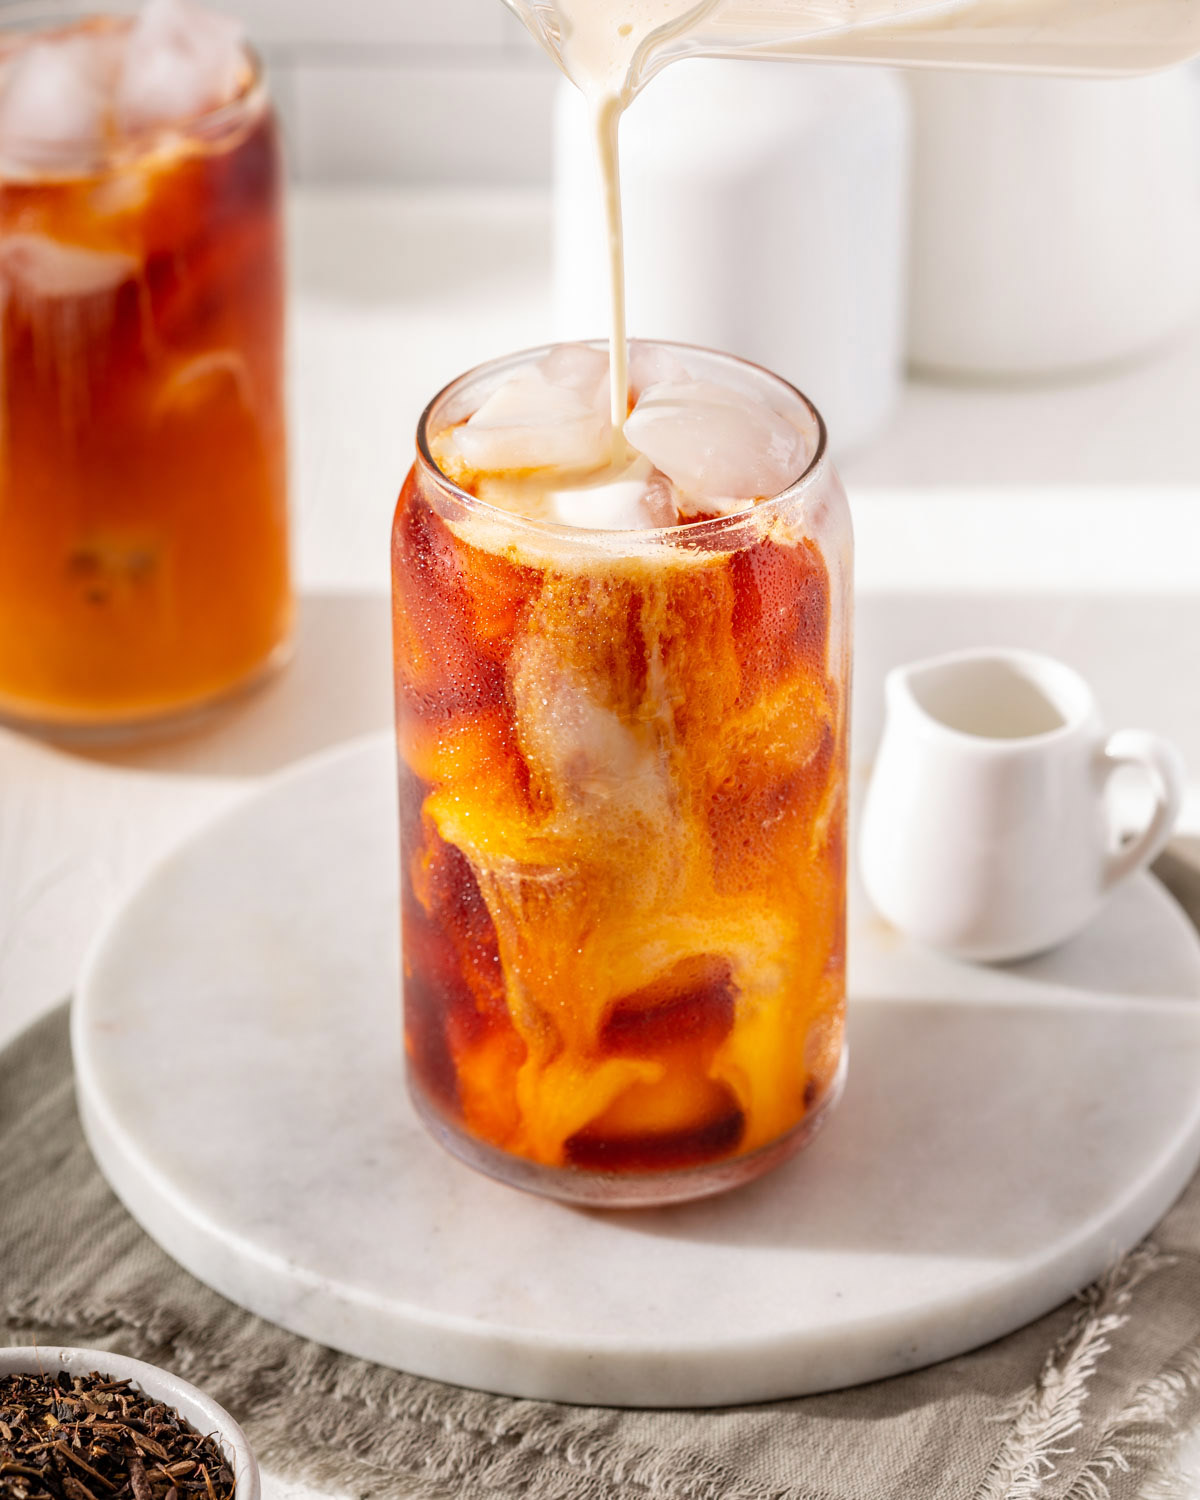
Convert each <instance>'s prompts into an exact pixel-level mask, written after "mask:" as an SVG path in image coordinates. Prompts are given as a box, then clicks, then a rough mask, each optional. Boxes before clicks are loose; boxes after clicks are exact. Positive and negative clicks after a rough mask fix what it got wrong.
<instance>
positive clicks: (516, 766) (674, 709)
mask: <svg viewBox="0 0 1200 1500" xmlns="http://www.w3.org/2000/svg"><path fill="white" fill-rule="evenodd" d="M660 352H661V351H660ZM676 352H677V354H678V356H679V357H680V358H682V359H683V360H684V361H685V362H686V364H687V367H688V376H689V378H694V379H696V380H701V381H707V382H709V383H710V384H711V383H714V382H715V383H716V384H717V385H719V386H730V385H732V386H736V387H737V388H738V389H739V390H740V391H742V392H743V393H745V394H746V395H747V397H748V398H753V399H755V400H758V399H761V401H763V402H765V403H768V404H769V405H770V406H771V407H772V409H773V410H774V411H775V412H776V413H779V414H783V415H784V416H785V417H787V418H788V419H789V420H794V422H795V424H796V426H797V427H798V428H803V429H805V430H807V431H808V432H810V433H811V434H812V442H811V445H810V449H809V451H808V455H807V460H806V462H805V464H804V466H803V470H802V472H800V473H798V474H797V475H796V477H795V479H794V481H793V482H791V483H790V484H788V486H787V487H786V488H785V489H784V490H783V491H782V492H781V493H776V494H773V495H771V496H769V497H765V498H762V497H759V498H757V499H756V502H755V503H752V504H750V505H748V506H743V507H742V508H741V509H739V510H737V511H735V513H732V514H722V515H708V516H705V515H704V514H703V513H701V515H700V517H699V518H698V519H688V520H682V521H677V524H673V525H660V526H655V527H648V528H643V529H637V528H629V527H628V526H627V525H626V527H625V529H620V530H617V529H607V530H602V529H594V528H592V527H584V526H571V525H564V524H561V522H556V521H552V520H546V519H544V518H542V519H537V518H530V517H529V516H527V515H519V514H514V513H512V511H510V510H507V509H505V508H504V506H503V504H502V503H501V504H498V503H496V497H497V495H500V496H502V495H503V493H504V489H503V485H500V486H497V485H496V484H494V483H492V484H488V483H476V482H475V481H474V479H473V478H472V477H471V476H469V475H466V474H464V472H463V469H462V466H461V464H460V465H458V466H456V467H455V469H454V474H455V477H454V478H451V477H450V475H449V474H448V473H447V472H445V468H444V467H443V466H442V465H441V464H439V460H438V458H437V456H436V455H438V454H439V453H441V452H443V451H444V449H445V442H444V439H445V435H446V434H447V433H451V434H452V433H454V432H455V431H456V430H459V429H461V428H462V424H464V423H465V422H467V420H468V419H469V418H470V417H471V416H472V414H474V413H477V412H479V411H480V409H481V407H483V406H484V405H485V404H486V403H487V402H488V400H489V398H490V397H491V396H493V395H494V394H495V393H496V392H497V391H498V390H499V389H500V388H501V387H502V386H504V385H505V383H506V382H511V381H512V379H513V377H514V375H521V373H522V371H523V370H526V369H528V368H533V367H537V368H539V369H540V368H542V367H544V366H545V362H546V359H547V356H548V354H549V355H550V356H551V357H552V356H553V351H545V350H543V351H536V352H534V353H532V354H527V355H520V356H517V357H516V358H514V359H509V360H503V361H499V362H497V363H496V364H493V365H489V366H486V367H484V368H481V369H479V370H476V371H474V372H473V373H471V374H469V375H467V376H465V377H463V378H462V379H461V380H459V381H457V382H455V383H454V384H453V385H451V386H449V387H448V388H447V389H446V390H445V391H443V392H442V393H441V394H440V395H439V396H438V397H436V398H435V400H434V401H433V402H432V404H431V405H430V407H429V408H428V410H427V411H426V413H425V415H424V417H423V418H422V421H421V425H420V430H419V433H418V439H417V448H418V453H417V459H416V463H415V466H414V468H413V469H412V471H411V473H410V474H409V476H408V479H407V481H406V482H405V485H404V489H403V492H402V493H401V496H400V501H399V505H398V507H397V511H396V518H395V525H394V531H393V540H392V579H393V599H394V624H395V669H396V703H397V738H398V745H399V764H400V822H401V858H402V869H401V889H402V928H403V957H404V964H403V968H404V1003H405V1030H406V1045H407V1057H408V1077H409V1087H410V1091H411V1093H412V1096H413V1098H414V1100H415V1103H416V1105H417V1108H418V1110H419V1112H420V1113H421V1115H422V1117H423V1119H424V1121H425V1123H426V1125H427V1126H428V1127H429V1129H430V1130H431V1131H432V1133H433V1134H434V1135H435V1136H436V1137H437V1139H439V1140H440V1141H441V1142H442V1143H443V1144H445V1145H446V1146H447V1147H449V1149H450V1150H451V1151H453V1152H454V1153H456V1154H457V1155H458V1156H460V1157H461V1158H463V1159H464V1160H466V1161H467V1162H469V1163H471V1164H472V1165H474V1166H476V1167H478V1168H480V1169H482V1170H483V1171H485V1172H487V1173H489V1174H491V1175H493V1176H495V1177H498V1178H501V1179H502V1180H504V1181H506V1182H509V1183H511V1184H514V1185H516V1186H519V1187H522V1188H526V1189H530V1190H532V1191H535V1192H539V1193H543V1194H546V1195H549V1196H552V1197H556V1198H560V1199H565V1200H568V1201H574V1202H580V1203H590V1204H595V1205H601V1206H609V1207H625V1206H633V1205H639V1204H661V1203H669V1202H676V1201H681V1200H684V1199H688V1198H694V1197H701V1196H704V1195H707V1194H710V1193H714V1192H719V1191H721V1190H723V1189H725V1188H729V1187H733V1186H736V1185H737V1184H739V1183H741V1182H744V1181H746V1180H748V1179H750V1178H752V1177H755V1176H757V1175H759V1174H760V1173H762V1172H764V1171H766V1170H767V1169H768V1168H770V1167H771V1166H773V1165H775V1164H776V1163H777V1162H780V1161H782V1160H783V1159H784V1158H786V1157H787V1156H789V1155H790V1154H791V1153H792V1152H794V1151H796V1150H797V1149H798V1148H799V1147H800V1146H802V1145H803V1144H804V1143H805V1142H806V1141H807V1140H808V1139H809V1137H810V1136H811V1134H812V1132H813V1130H814V1129H815V1127H816V1126H817V1124H818V1123H819V1122H820V1120H821V1119H822V1117H823V1115H824V1114H825V1113H826V1112H827V1110H828V1109H829V1107H830V1105H831V1104H832V1102H833V1101H834V1100H835V1098H836V1096H837V1094H838V1092H839V1089H840V1086H841V1080H842V1074H843V1014H844V1003H845V893H846V800H847V786H846V755H847V712H848V703H849V698H848V690H849V672H850V631H851V546H852V543H851V533H850V525H849V517H848V512H847V507H846V502H845V498H844V494H843V491H842V488H841V485H840V482H839V480H838V478H837V475H836V473H835V472H834V469H833V467H832V465H831V463H830V460H829V457H828V455H827V453H826V449H825V438H824V430H823V427H822V425H821V423H820V419H819V417H818V416H817V415H816V413H815V411H814V410H813V408H812V407H811V406H810V404H809V403H808V402H807V401H806V400H805V398H804V397H803V396H801V395H800V394H799V393H798V392H796V391H795V390H793V389H792V388H791V387H790V386H788V385H786V384H785V383H784V382H783V381H782V380H779V379H777V378H776V377H775V376H773V375H770V374H768V373H767V372H766V371H763V370H760V369H757V368H756V367H753V366H749V365H746V364H744V363H742V362H741V361H737V360H734V359H732V358H730V357H728V356H723V355H718V354H713V353H708V352H705V351H699V350H681V351H676ZM643 353H644V350H643ZM653 353H654V350H651V354H653ZM671 357H672V358H673V357H674V355H671ZM635 371H636V361H635ZM539 378H540V377H539ZM634 396H635V397H636V396H637V391H636V388H635V391H634ZM709 437H710V440H711V441H716V442H719V441H720V433H719V429H717V428H714V429H713V432H712V433H710V434H709ZM651 483H652V485H653V484H661V476H658V475H657V474H656V476H655V478H654V479H653V480H652V481H651ZM484 496H486V497H487V498H482V497H484Z"/></svg>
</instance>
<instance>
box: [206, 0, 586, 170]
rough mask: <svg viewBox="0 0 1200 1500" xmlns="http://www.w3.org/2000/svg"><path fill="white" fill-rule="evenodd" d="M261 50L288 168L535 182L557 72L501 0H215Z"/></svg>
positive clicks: (546, 165)
mask: <svg viewBox="0 0 1200 1500" xmlns="http://www.w3.org/2000/svg"><path fill="white" fill-rule="evenodd" d="M214 3H216V4H218V5H220V6H221V8H222V9H225V10H228V11H231V12H233V13H234V14H237V15H239V16H241V17H242V19H243V20H244V21H245V23H246V27H247V30H248V32H249V34H250V37H251V40H253V41H254V42H256V43H257V45H258V46H259V47H260V49H261V51H262V52H263V54H264V55H265V57H266V60H267V65H268V69H269V72H270V77H271V81H272V86H273V88H274V91H275V95H276V99H277V101H278V105H279V110H280V113H281V115H282V117H283V120H284V127H285V131H286V133H287V140H288V146H289V154H290V161H291V165H292V171H293V173H294V174H295V175H296V176H297V177H298V178H300V179H301V180H305V181H317V182H339V181H346V182H373V181H378V182H387V181H401V182H417V183H428V184H433V183H446V184H461V185H466V184H475V183H493V184H513V183H531V182H545V181H548V178H549V170H550V104H551V97H552V94H553V91H554V85H555V81H556V78H557V72H556V70H555V69H554V67H553V66H552V64H551V63H550V61H549V59H548V58H547V57H546V56H545V55H544V54H543V53H542V52H541V50H540V49H539V48H538V47H537V46H536V45H535V43H534V42H533V41H532V39H531V38H530V37H529V36H528V34H527V33H526V31H525V29H524V28H523V27H522V26H521V24H520V22H519V21H517V20H516V18H515V17H514V16H513V15H512V14H511V13H510V12H509V11H508V10H507V9H506V7H505V6H504V4H503V3H502V0H214Z"/></svg>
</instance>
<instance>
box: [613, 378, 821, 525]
mask: <svg viewBox="0 0 1200 1500" xmlns="http://www.w3.org/2000/svg"><path fill="white" fill-rule="evenodd" d="M625 436H626V438H627V440H628V441H629V442H630V443H631V444H632V445H633V446H634V447H635V448H636V449H637V451H638V452H639V453H643V454H645V455H646V457H647V458H649V459H650V460H651V461H652V462H653V463H654V464H655V465H656V466H657V467H658V468H660V469H661V470H662V471H663V473H664V474H666V475H667V477H668V478H669V479H670V480H671V481H672V482H673V483H674V484H675V486H676V487H677V489H678V490H680V491H681V492H682V494H683V496H685V497H688V498H689V499H691V500H693V501H703V502H704V504H703V505H701V506H699V507H698V508H700V509H709V510H729V509H738V508H740V506H739V505H738V504H736V503H735V502H743V503H744V502H745V501H747V500H755V499H762V498H765V497H768V496H771V495H777V494H779V492H780V491H781V490H784V489H786V488H787V487H788V485H789V484H791V483H792V481H793V480H795V479H797V478H799V476H800V475H801V474H802V473H803V472H804V469H805V468H806V467H807V464H808V461H809V459H810V458H811V456H812V451H813V448H814V441H813V438H812V436H811V435H810V434H807V433H805V432H802V431H801V430H800V428H798V427H797V426H796V425H795V423H793V422H792V421H790V420H789V419H788V418H787V417H786V416H784V415H783V413H782V412H778V411H776V410H775V408H774V407H773V406H770V405H768V404H767V402H765V401H761V400H759V399H758V398H757V397H755V396H752V395H750V394H749V393H748V392H744V391H738V390H734V389H732V388H730V387H727V386H721V385H716V384H714V383H713V382H711V381H705V380H688V381H673V380H668V381H664V382H662V383H660V384H657V385H652V386H649V387H647V389H646V390H644V391H643V392H642V394H641V396H640V397H639V398H638V402H637V405H636V407H635V408H634V410H633V411H632V412H631V413H630V416H629V420H628V421H627V422H626V424H625Z"/></svg>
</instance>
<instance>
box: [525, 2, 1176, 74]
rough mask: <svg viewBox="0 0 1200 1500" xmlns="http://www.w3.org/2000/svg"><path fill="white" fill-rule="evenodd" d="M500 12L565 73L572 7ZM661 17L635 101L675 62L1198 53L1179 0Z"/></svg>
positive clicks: (1128, 63) (727, 10) (1030, 67)
mask: <svg viewBox="0 0 1200 1500" xmlns="http://www.w3.org/2000/svg"><path fill="white" fill-rule="evenodd" d="M505 3H506V4H507V5H508V7H509V9H510V10H512V11H514V12H515V13H516V15H518V16H519V17H520V18H521V20H522V21H523V22H524V23H525V25H526V26H527V27H528V28H529V30H530V31H532V32H533V34H534V35H535V36H536V37H537V38H538V40H539V41H540V42H541V43H542V45H543V46H544V47H545V48H546V49H547V50H548V51H549V52H550V54H551V55H552V56H553V57H554V58H555V60H556V61H558V62H559V63H560V65H561V62H562V41H563V38H564V16H565V15H566V14H567V13H569V11H570V8H571V7H570V5H569V4H564V3H563V0H505ZM575 3H576V5H578V3H579V0H575ZM594 3H596V4H604V3H613V12H614V18H615V17H616V14H617V11H618V10H620V9H621V6H620V5H619V4H616V3H614V0H594ZM668 10H669V12H670V18H669V19H668V21H667V22H666V24H665V25H663V26H661V27H659V29H658V30H657V31H655V32H654V33H653V34H652V35H651V36H650V37H649V39H648V40H647V42H646V43H645V45H644V46H643V47H642V48H641V49H640V50H639V53H638V55H637V56H636V58H635V59H634V64H633V70H632V76H631V78H630V79H629V92H630V93H631V94H632V93H636V92H637V90H638V89H639V88H640V87H641V86H642V85H643V84H644V83H646V82H647V81H648V79H650V78H652V77H653V76H654V74H655V73H657V72H658V71H659V70H660V69H661V68H663V67H665V66H666V64H667V63H669V62H673V61H675V60H676V59H677V58H680V57H697V56H700V57H795V58H812V59H825V60H827V61H837V62H876V63H893V64H898V65H903V66H906V67H921V66H925V67H959V68H963V67H967V68H1002V69H1010V70H1019V71H1023V72H1046V73H1076V74H1114V75H1116V74H1134V73H1145V72H1150V71H1152V70H1153V69H1156V68H1165V67H1169V66H1170V65H1171V64H1173V63H1179V62H1183V61H1185V60H1186V59H1188V58H1191V57H1195V56H1197V55H1200V5H1187V4H1183V5H1181V4H1180V3H1179V0H1105V3H1101V0H701V3H699V4H689V3H687V0H677V3H676V4H675V5H673V6H670V7H668Z"/></svg>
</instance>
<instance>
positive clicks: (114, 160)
mask: <svg viewBox="0 0 1200 1500" xmlns="http://www.w3.org/2000/svg"><path fill="white" fill-rule="evenodd" d="M138 9H139V7H138V6H137V5H136V4H135V3H133V0H115V3H113V4H111V5H108V6H106V5H105V4H104V3H103V0H99V3H98V4H92V3H91V0H79V3H72V0H12V3H9V4H3V3H0V57H3V54H4V51H5V48H6V45H7V43H8V40H9V39H10V38H13V37H18V38H19V37H21V36H27V37H31V38H33V37H36V36H38V35H39V34H40V33H41V32H43V31H44V32H46V33H49V32H51V31H54V30H58V29H64V28H66V27H69V26H71V25H79V24H80V23H82V22H88V21H115V20H121V19H124V18H132V17H133V16H135V15H136V14H137V12H138ZM240 47H241V52H242V55H243V57H244V58H245V60H246V62H247V64H248V66H249V70H250V71H249V77H248V78H247V79H246V81H245V83H244V85H243V86H242V87H241V88H240V89H239V90H238V92H237V93H236V94H235V95H234V96H233V98H232V99H226V100H225V101H224V103H222V104H214V105H213V106H212V107H211V108H210V109H205V110H201V111H200V112H199V113H198V114H194V115H188V116H187V117H186V118H185V119H182V120H174V121H171V122H169V123H167V124H161V125H151V126H146V127H144V128H142V129H140V130H131V131H126V132H122V133H121V134H120V135H118V136H115V137H114V138H112V139H107V138H106V139H105V140H104V141H102V142H100V143H99V144H98V145H97V144H95V143H93V142H90V141H88V142H84V141H79V142H73V141H71V140H69V139H68V140H60V141H55V142H54V150H56V151H61V152H70V150H71V149H72V147H73V146H77V147H78V148H79V150H80V151H81V152H82V151H83V150H84V149H85V148H86V149H87V151H88V152H89V156H88V160H87V163H86V165H80V164H79V163H78V162H69V161H68V162H65V163H64V164H63V165H62V166H61V167H60V166H58V165H57V164H56V163H55V162H54V160H53V159H50V158H48V159H47V160H46V161H44V162H37V161H34V162H30V163H24V162H22V163H19V165H20V166H21V168H22V171H21V175H20V179H19V180H20V181H22V182H24V181H42V180H45V179H52V180H54V181H66V180H69V179H76V178H81V177H94V176H96V175H97V174H98V173H101V172H104V171H106V170H108V169H109V168H110V167H114V166H119V165H121V164H123V163H126V162H129V161H132V160H138V159H140V158H141V157H144V156H147V155H150V154H151V153H152V152H153V150H154V149H155V146H156V144H157V143H158V142H159V141H161V140H162V139H164V137H168V136H187V135H193V134H194V135H198V136H205V137H207V136H210V135H215V134H219V133H220V132H221V130H222V129H223V128H224V127H225V126H230V127H232V126H235V125H237V124H239V123H240V122H241V121H242V120H243V118H244V117H245V116H246V114H247V113H248V112H249V111H250V110H252V109H253V108H254V106H255V104H256V102H258V101H259V100H260V99H261V100H263V101H265V99H266V98H267V93H268V91H267V82H266V68H265V66H264V64H263V60H262V56H261V54H260V53H259V51H258V49H257V48H256V47H254V46H253V45H252V43H251V42H249V41H248V40H247V39H246V38H245V37H243V38H242V40H241V42H240ZM15 144H16V145H17V146H22V145H26V146H34V145H36V144H37V143H36V142H31V141H23V140H21V139H18V140H17V141H16V142H15ZM2 165H3V164H2V163H0V167H2ZM10 165H14V164H10ZM3 177H4V173H3V171H2V170H0V179H3ZM9 180H12V179H11V178H10V179H9Z"/></svg>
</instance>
